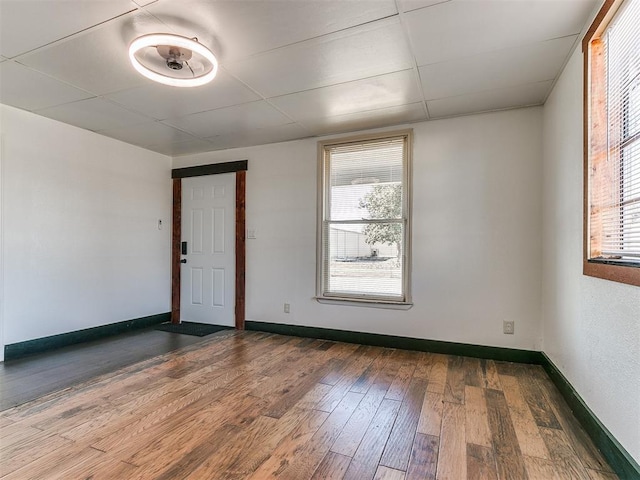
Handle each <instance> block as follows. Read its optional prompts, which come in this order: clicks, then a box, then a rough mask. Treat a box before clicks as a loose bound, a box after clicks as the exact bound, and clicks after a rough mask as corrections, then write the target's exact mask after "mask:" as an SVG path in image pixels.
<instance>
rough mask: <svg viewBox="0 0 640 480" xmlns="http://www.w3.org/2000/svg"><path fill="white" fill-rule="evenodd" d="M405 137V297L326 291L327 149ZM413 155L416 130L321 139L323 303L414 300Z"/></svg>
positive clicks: (319, 265) (319, 295) (394, 304)
mask: <svg viewBox="0 0 640 480" xmlns="http://www.w3.org/2000/svg"><path fill="white" fill-rule="evenodd" d="M398 137H404V139H405V152H404V156H403V157H404V158H403V162H404V163H403V179H402V181H403V187H404V188H403V196H402V211H403V221H404V238H403V245H402V249H403V252H402V259H401V261H402V272H403V278H402V288H403V293H404V295H403V298H402V299H399V300H397V299H390V298H386V297H382V296H372V295H366V294H362V295H337V294H326V293H325V288H324V287H325V286H324V278H325V275H324V273H325V272H326V270H327V269H328V262H329V255H328V248H329V244H328V242H326V243H325V241H324V235H323V232H324V228H325V222H327V220H326V215H327V211H328V207H329V201H328V199H329V195H328V193H329V189H330V181H329V180H330V179H329V172H330V168H329V165H328V158H327V150H328V149H329V148H330V147H333V146H338V145H344V144H349V143H365V142H368V141H375V140H384V139H388V138H398ZM412 157H413V130H412V129H407V130H395V131H390V132H382V133H375V134H367V135H358V136H351V137H341V138H336V139H332V140H325V141H320V142H318V202H317V206H318V214H317V231H316V232H317V233H316V247H317V249H316V297H315V298H316V300H318V301H319V302H321V303H329V304H351V305H364V306H372V307H376V306H377V307H383V308H400V309H406V308H410V307H411V306H412V305H413V303H412V301H411V204H412V185H411V165H412V159H413V158H412Z"/></svg>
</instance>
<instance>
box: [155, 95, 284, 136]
mask: <svg viewBox="0 0 640 480" xmlns="http://www.w3.org/2000/svg"><path fill="white" fill-rule="evenodd" d="M164 123H166V124H167V125H172V126H175V127H177V128H179V129H181V130H186V131H187V132H190V133H192V134H194V135H196V136H198V137H203V138H204V137H214V136H217V135H224V134H227V133H233V132H244V131H246V130H252V129H256V128H265V127H273V126H277V125H284V124H287V123H291V120H290V119H289V118H287V117H286V116H285V115H283V114H282V113H280V112H279V111H278V110H276V109H275V108H273V107H272V106H271V105H269V104H268V103H267V102H265V101H264V100H260V101H258V102H251V103H245V104H242V105H235V106H233V107H226V108H218V109H217V110H209V111H207V112H202V113H195V114H193V115H187V116H186V117H181V118H173V119H168V120H166V121H164Z"/></svg>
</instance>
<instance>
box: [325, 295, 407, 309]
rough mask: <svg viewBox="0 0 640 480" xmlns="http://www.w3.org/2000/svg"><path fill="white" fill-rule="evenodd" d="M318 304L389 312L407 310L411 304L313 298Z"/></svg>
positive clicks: (356, 299) (388, 301)
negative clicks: (388, 310) (380, 309)
mask: <svg viewBox="0 0 640 480" xmlns="http://www.w3.org/2000/svg"><path fill="white" fill-rule="evenodd" d="M314 298H315V299H316V300H317V301H318V302H319V303H325V304H327V305H348V306H352V307H370V308H388V309H391V310H409V309H410V308H411V307H413V303H412V302H394V301H393V300H368V299H359V298H341V297H314Z"/></svg>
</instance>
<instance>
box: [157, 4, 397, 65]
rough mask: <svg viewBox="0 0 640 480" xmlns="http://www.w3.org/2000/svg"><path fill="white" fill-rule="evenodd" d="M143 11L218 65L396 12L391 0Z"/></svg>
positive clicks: (162, 6) (164, 7)
mask: <svg viewBox="0 0 640 480" xmlns="http://www.w3.org/2000/svg"><path fill="white" fill-rule="evenodd" d="M147 11H148V12H150V13H152V14H153V15H155V16H156V17H157V18H159V19H160V20H162V21H163V22H164V23H166V24H167V25H169V26H170V27H171V28H172V29H174V30H175V31H176V32H177V33H179V34H181V35H186V36H189V37H192V36H197V37H198V39H199V40H200V41H201V42H203V43H204V44H205V45H207V46H209V47H210V48H211V49H212V50H213V51H214V52H215V53H216V55H218V56H219V58H220V60H221V61H222V63H225V62H228V61H229V60H231V59H235V60H238V59H240V58H244V57H247V56H249V55H253V54H256V53H259V52H265V51H267V50H273V49H275V48H278V47H282V46H284V45H289V44H292V43H296V42H300V41H303V40H307V39H310V38H315V37H319V36H321V35H326V34H328V33H332V32H337V31H339V30H344V29H346V28H349V27H353V26H355V25H360V24H364V23H368V22H371V21H374V20H377V19H380V18H384V17H388V16H390V15H395V14H396V13H397V10H396V6H395V2H394V1H393V0H377V1H373V2H372V1H370V0H350V1H348V2H345V1H344V0H331V1H327V0H323V1H290V0H288V1H282V0H270V1H235V2H228V1H227V2H212V1H204V0H199V1H198V0H163V1H159V2H157V3H156V4H154V5H151V6H150V7H148V8H147Z"/></svg>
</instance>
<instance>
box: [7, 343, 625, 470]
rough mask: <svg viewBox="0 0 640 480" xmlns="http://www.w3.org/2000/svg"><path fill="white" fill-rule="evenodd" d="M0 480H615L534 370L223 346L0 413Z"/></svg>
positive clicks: (340, 350) (389, 352)
mask: <svg viewBox="0 0 640 480" xmlns="http://www.w3.org/2000/svg"><path fill="white" fill-rule="evenodd" d="M0 432H1V433H0V446H1V447H0V465H1V469H2V470H1V472H0V473H1V474H2V478H6V479H20V480H24V479H30V478H46V479H50V478H51V479H53V478H64V479H76V478H78V479H80V478H92V479H101V478H105V479H225V480H226V479H229V480H236V479H251V480H262V479H268V478H278V479H293V480H306V479H313V480H319V479H356V480H367V479H376V480H414V479H438V480H445V479H452V480H463V479H465V478H468V479H509V480H519V479H531V480H535V479H540V480H551V479H584V480H596V479H614V478H617V477H616V476H615V475H614V474H613V473H612V471H611V469H610V468H609V466H608V465H607V463H606V462H605V460H604V459H603V458H602V456H601V455H600V453H599V452H598V451H597V450H596V449H595V447H594V446H593V444H592V443H591V441H590V440H589V438H588V437H587V436H586V434H585V432H584V431H583V430H582V429H581V427H580V426H579V425H578V423H577V421H576V420H575V418H574V417H573V416H572V415H571V412H570V411H569V408H568V407H567V405H566V404H565V403H564V400H563V399H562V398H561V396H560V394H559V392H558V391H557V390H556V389H555V387H554V386H553V384H552V383H551V381H550V380H549V378H548V377H547V376H546V374H545V373H544V371H543V370H542V369H541V368H540V367H537V366H531V365H520V364H510V363H503V362H494V361H490V360H480V359H474V358H466V357H465V358H463V357H454V356H446V355H438V354H429V353H423V352H410V351H403V350H393V349H384V348H378V347H368V346H358V345H353V344H345V343H336V342H328V341H321V340H311V339H302V338H293V337H286V336H280V335H271V334H263V333H255V332H237V331H225V332H220V333H218V334H215V335H212V336H210V337H207V339H206V340H204V341H202V342H200V343H197V344H194V345H191V346H187V347H185V348H182V349H180V350H176V351H173V352H170V353H168V354H165V355H162V356H158V357H155V358H151V359H148V360H145V361H142V362H139V363H136V364H134V365H130V366H127V367H125V368H122V369H120V370H118V371H117V372H115V373H112V374H106V375H103V376H101V377H97V378H94V379H92V380H90V381H87V382H85V383H81V384H78V385H75V386H73V387H69V388H66V389H64V390H62V391H59V392H55V393H51V394H48V395H46V396H44V397H42V398H39V399H36V400H33V401H31V402H28V403H26V404H23V405H19V406H16V407H13V408H11V409H8V410H5V411H3V412H0Z"/></svg>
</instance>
